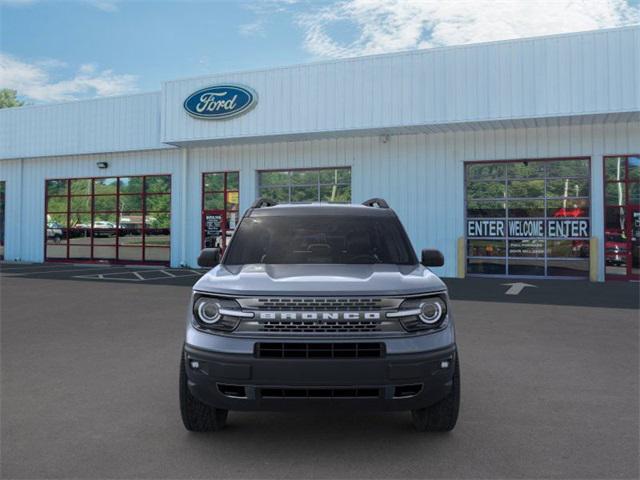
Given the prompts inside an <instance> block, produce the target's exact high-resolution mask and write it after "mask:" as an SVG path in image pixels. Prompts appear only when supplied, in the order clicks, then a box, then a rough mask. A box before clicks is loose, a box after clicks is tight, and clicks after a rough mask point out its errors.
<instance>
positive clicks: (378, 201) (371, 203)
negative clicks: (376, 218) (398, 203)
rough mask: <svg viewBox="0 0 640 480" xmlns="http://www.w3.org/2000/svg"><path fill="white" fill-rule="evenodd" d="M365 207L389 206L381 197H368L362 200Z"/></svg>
mask: <svg viewBox="0 0 640 480" xmlns="http://www.w3.org/2000/svg"><path fill="white" fill-rule="evenodd" d="M362 205H364V206H365V207H378V208H389V204H388V203H387V202H386V201H385V200H384V199H383V198H370V199H369V200H366V201H364V202H362Z"/></svg>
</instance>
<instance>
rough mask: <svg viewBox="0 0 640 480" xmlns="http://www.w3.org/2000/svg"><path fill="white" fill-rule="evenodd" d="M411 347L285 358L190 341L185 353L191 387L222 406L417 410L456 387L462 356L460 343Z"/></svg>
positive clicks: (283, 408)
mask: <svg viewBox="0 0 640 480" xmlns="http://www.w3.org/2000/svg"><path fill="white" fill-rule="evenodd" d="M421 337H428V335H425V336H421ZM414 347H415V345H414ZM412 350H414V351H408V352H404V353H391V354H390V353H389V347H388V346H387V349H386V354H385V355H384V356H383V357H381V358H358V359H335V358H331V359H324V358H323V359H280V358H257V357H256V356H255V355H253V354H247V353H241V354H239V353H226V352H219V351H211V350H207V349H202V348H197V347H195V346H193V345H189V344H188V343H187V344H186V345H185V347H184V355H185V356H186V358H185V360H186V361H185V365H186V370H187V371H186V373H187V379H188V386H189V389H190V391H191V393H192V394H193V395H194V396H195V397H196V398H198V399H199V400H200V401H202V402H204V403H207V404H209V405H213V406H215V407H217V408H224V409H228V410H292V409H305V408H310V407H311V408H313V407H323V406H327V405H331V407H332V408H334V407H337V408H357V409H358V410H361V409H372V410H412V409H416V408H423V407H427V406H429V405H432V404H434V403H437V402H438V401H440V400H441V399H443V398H444V397H445V396H446V395H447V394H448V393H449V392H450V391H451V387H452V380H453V372H454V365H455V361H456V355H457V351H456V346H455V343H451V344H449V345H447V346H444V347H442V348H438V349H436V350H428V351H415V349H412ZM194 362H197V363H194ZM443 362H445V363H443ZM445 364H446V365H447V366H446V367H444V366H443V365H445ZM194 366H195V367H194Z"/></svg>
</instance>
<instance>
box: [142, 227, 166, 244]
mask: <svg viewBox="0 0 640 480" xmlns="http://www.w3.org/2000/svg"><path fill="white" fill-rule="evenodd" d="M144 243H145V247H147V248H148V247H168V246H170V245H171V233H170V230H169V229H168V228H166V229H150V230H149V229H147V230H145V233H144Z"/></svg>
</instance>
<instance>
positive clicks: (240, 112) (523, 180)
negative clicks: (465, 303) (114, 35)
mask: <svg viewBox="0 0 640 480" xmlns="http://www.w3.org/2000/svg"><path fill="white" fill-rule="evenodd" d="M639 182H640V27H625V28H619V29H610V30H600V31H594V32H585V33H575V34H565V35H554V36H547V37H538V38H528V39H519V40H510V41H501V42H492V43H485V44H476V45H465V46H456V47H445V48H433V49H427V50H416V51H410V52H403V53H393V54H385V55H375V56H367V57H359V58H349V59H341V60H335V61H327V62H320V63H312V64H307V65H297V66H291V67H283V68H273V69H265V70H255V71H244V72H232V73H214V74H211V75H207V76H202V77H197V78H187V79H180V80H173V81H168V82H165V83H163V84H162V88H161V90H160V91H157V92H151V93H142V94H135V95H126V96H120V97H109V98H102V99H95V100H83V101H74V102H65V103H58V104H47V105H34V106H25V107H20V108H11V109H4V110H0V204H1V209H0V213H1V220H2V222H1V223H2V226H1V227H0V229H1V232H2V235H1V237H2V247H1V248H2V255H3V256H4V259H5V261H29V262H43V261H58V262H73V263H82V262H110V263H123V264H165V265H171V266H173V267H178V266H190V267H194V266H196V259H197V256H198V253H199V251H200V249H201V248H202V247H203V246H221V247H223V248H224V247H225V246H226V244H227V242H228V241H229V239H230V238H231V235H232V233H233V229H234V228H235V226H236V224H237V223H238V221H239V218H240V216H241V215H242V212H243V211H244V210H246V209H247V208H248V207H249V206H250V205H251V204H252V203H253V202H254V201H255V200H256V199H257V198H259V197H266V198H270V199H273V200H275V201H277V202H279V203H287V202H354V203H357V202H363V201H364V200H366V199H368V198H371V197H380V198H384V199H385V200H386V201H387V202H388V203H389V205H390V206H391V208H393V209H394V210H395V211H396V212H397V214H398V216H399V217H400V219H401V221H402V222H403V224H404V225H405V227H406V229H407V233H408V234H409V236H410V238H411V240H412V242H413V244H414V247H415V248H416V249H417V250H419V249H421V248H437V249H440V250H441V251H442V252H443V253H444V255H445V258H446V263H445V266H444V267H441V268H438V269H435V271H436V272H437V273H439V274H441V275H444V276H470V275H488V276H507V277H543V278H556V277H557V278H581V279H591V280H592V281H604V280H614V279H620V280H627V281H630V280H634V279H635V280H637V279H638V278H640V260H639V255H640V244H639V242H640V205H639V204H640V186H639V185H640V184H639Z"/></svg>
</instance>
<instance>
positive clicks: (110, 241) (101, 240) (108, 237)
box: [93, 228, 117, 245]
mask: <svg viewBox="0 0 640 480" xmlns="http://www.w3.org/2000/svg"><path fill="white" fill-rule="evenodd" d="M116 239H117V231H116V230H109V229H106V228H94V229H93V244H94V245H115V244H116Z"/></svg>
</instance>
